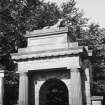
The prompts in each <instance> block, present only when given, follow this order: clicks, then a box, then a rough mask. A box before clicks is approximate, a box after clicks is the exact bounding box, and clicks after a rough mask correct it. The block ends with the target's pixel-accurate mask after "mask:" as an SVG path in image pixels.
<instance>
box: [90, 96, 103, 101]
mask: <svg viewBox="0 0 105 105" xmlns="http://www.w3.org/2000/svg"><path fill="white" fill-rule="evenodd" d="M91 100H92V101H98V100H99V101H101V100H103V96H92V97H91Z"/></svg>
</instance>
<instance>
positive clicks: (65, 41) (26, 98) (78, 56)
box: [11, 28, 100, 105]
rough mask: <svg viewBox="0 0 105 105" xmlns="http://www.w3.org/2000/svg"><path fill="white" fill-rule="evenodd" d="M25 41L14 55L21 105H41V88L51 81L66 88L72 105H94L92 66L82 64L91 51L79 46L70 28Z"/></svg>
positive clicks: (39, 33) (31, 34)
mask: <svg viewBox="0 0 105 105" xmlns="http://www.w3.org/2000/svg"><path fill="white" fill-rule="evenodd" d="M26 38H27V40H28V46H27V47H26V48H21V49H18V53H15V54H11V55H12V59H13V60H14V61H15V62H17V64H18V73H20V82H19V105H39V103H40V102H39V94H40V93H39V91H40V87H41V86H42V85H43V83H44V82H46V81H47V80H49V79H52V78H53V79H54V78H56V79H59V80H61V81H63V82H64V83H65V85H66V86H67V89H68V97H67V98H68V100H69V105H91V99H90V97H91V94H90V74H91V72H90V70H91V68H90V66H89V65H91V64H89V65H88V66H87V63H86V62H85V63H83V62H82V61H84V59H88V56H91V52H89V51H88V47H83V46H78V43H77V42H74V41H75V40H74V37H73V36H72V35H71V34H70V32H69V30H68V29H67V28H55V29H46V30H37V31H33V32H29V33H27V35H26ZM84 49H85V53H84ZM84 54H87V56H86V57H87V58H86V57H85V58H83V57H82V56H84ZM79 70H80V71H79ZM25 72H27V73H25ZM81 72H82V73H83V72H84V74H82V73H81ZM81 74H82V75H81ZM82 77H85V79H82V81H81V78H82ZM82 86H84V88H82ZM84 97H85V98H84ZM84 100H85V102H84V103H85V104H84V103H83V101H84ZM96 101H97V100H95V101H93V104H94V105H96V103H98V102H96ZM95 102H96V103H95ZM99 104H100V103H99Z"/></svg>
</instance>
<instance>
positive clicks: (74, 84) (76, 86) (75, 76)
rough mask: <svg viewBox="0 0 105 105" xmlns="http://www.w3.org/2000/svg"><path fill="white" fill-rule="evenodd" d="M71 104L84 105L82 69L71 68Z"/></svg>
mask: <svg viewBox="0 0 105 105" xmlns="http://www.w3.org/2000/svg"><path fill="white" fill-rule="evenodd" d="M71 95H72V97H71V103H72V104H71V105H82V89H81V75H80V70H79V69H76V68H73V69H71Z"/></svg>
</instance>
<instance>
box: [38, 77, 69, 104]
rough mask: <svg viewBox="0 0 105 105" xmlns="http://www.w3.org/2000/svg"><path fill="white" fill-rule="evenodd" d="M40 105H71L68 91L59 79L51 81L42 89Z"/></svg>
mask: <svg viewBox="0 0 105 105" xmlns="http://www.w3.org/2000/svg"><path fill="white" fill-rule="evenodd" d="M39 105H69V102H68V89H67V87H66V85H65V83H64V82H62V81H61V80H59V79H56V78H54V79H49V80H47V81H46V82H45V83H44V84H43V85H42V86H41V88H40V91H39Z"/></svg>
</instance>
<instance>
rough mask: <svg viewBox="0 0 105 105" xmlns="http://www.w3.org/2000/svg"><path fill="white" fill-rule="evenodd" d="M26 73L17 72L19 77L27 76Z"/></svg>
mask: <svg viewBox="0 0 105 105" xmlns="http://www.w3.org/2000/svg"><path fill="white" fill-rule="evenodd" d="M27 74H28V72H19V75H20V76H27Z"/></svg>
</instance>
